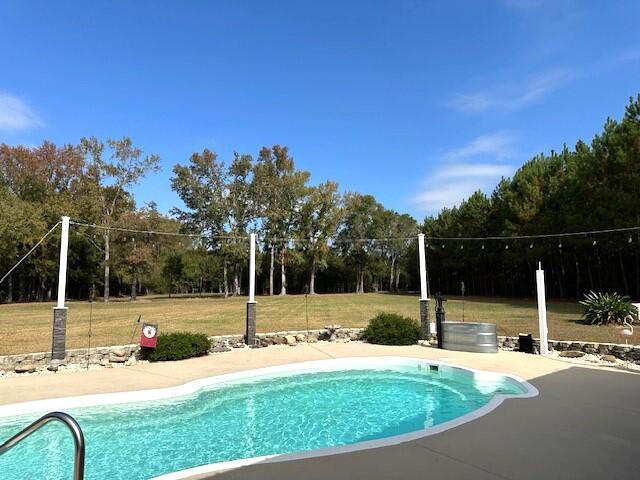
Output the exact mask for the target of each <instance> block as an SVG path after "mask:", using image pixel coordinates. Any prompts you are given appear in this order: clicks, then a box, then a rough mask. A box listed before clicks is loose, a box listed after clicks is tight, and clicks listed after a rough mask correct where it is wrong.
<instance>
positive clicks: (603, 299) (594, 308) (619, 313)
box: [580, 291, 638, 325]
mask: <svg viewBox="0 0 640 480" xmlns="http://www.w3.org/2000/svg"><path fill="white" fill-rule="evenodd" d="M580 304H581V305H582V306H583V307H584V310H583V312H582V319H583V320H584V322H585V323H587V324H589V325H608V324H610V323H622V320H623V319H624V317H626V316H627V315H631V316H632V317H633V318H634V319H637V318H638V314H637V312H636V309H635V307H634V306H633V305H632V304H631V299H630V298H629V297H626V296H622V295H620V294H618V293H615V292H613V293H601V292H598V293H596V292H593V291H592V292H589V293H588V294H586V295H585V296H584V300H582V301H580Z"/></svg>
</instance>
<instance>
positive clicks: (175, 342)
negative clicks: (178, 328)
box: [140, 332, 211, 362]
mask: <svg viewBox="0 0 640 480" xmlns="http://www.w3.org/2000/svg"><path fill="white" fill-rule="evenodd" d="M210 348H211V342H210V341H209V339H208V338H207V336H206V335H205V334H204V333H189V332H176V333H163V334H160V335H158V344H157V346H156V348H144V347H143V348H142V349H141V350H140V351H141V357H142V358H143V359H144V360H149V361H151V362H162V361H169V360H183V359H185V358H191V357H202V356H203V355H206V354H207V353H208V352H209V349H210Z"/></svg>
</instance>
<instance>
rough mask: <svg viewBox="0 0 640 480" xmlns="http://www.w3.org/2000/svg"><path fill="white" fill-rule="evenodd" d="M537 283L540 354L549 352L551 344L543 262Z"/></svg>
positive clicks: (537, 271)
mask: <svg viewBox="0 0 640 480" xmlns="http://www.w3.org/2000/svg"><path fill="white" fill-rule="evenodd" d="M536 285H537V289H538V329H539V330H540V355H547V354H548V353H549V345H548V341H547V334H548V330H547V299H546V293H545V286H544V270H543V269H542V263H541V262H539V263H538V270H536Z"/></svg>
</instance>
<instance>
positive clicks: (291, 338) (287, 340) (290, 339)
mask: <svg viewBox="0 0 640 480" xmlns="http://www.w3.org/2000/svg"><path fill="white" fill-rule="evenodd" d="M284 342H285V343H286V344H287V345H291V346H293V345H296V344H297V343H298V342H297V340H296V337H294V336H293V335H285V337H284Z"/></svg>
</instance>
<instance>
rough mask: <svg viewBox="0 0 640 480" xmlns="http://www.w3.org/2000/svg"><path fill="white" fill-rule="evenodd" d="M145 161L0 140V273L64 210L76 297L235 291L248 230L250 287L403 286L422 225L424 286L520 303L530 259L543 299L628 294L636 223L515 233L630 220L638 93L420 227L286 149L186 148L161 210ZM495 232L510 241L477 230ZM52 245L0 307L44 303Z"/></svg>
mask: <svg viewBox="0 0 640 480" xmlns="http://www.w3.org/2000/svg"><path fill="white" fill-rule="evenodd" d="M158 168H159V158H158V157H157V156H156V155H152V154H146V153H145V152H143V151H142V150H141V149H139V148H137V147H136V146H134V145H133V143H132V141H131V140H130V139H129V138H126V137H125V138H122V139H107V140H105V141H101V140H98V139H96V138H82V139H81V140H80V141H79V143H78V144H77V145H62V146H60V145H54V144H52V143H50V142H44V143H43V144H42V145H41V146H39V147H35V148H29V147H26V146H21V145H17V146H12V145H6V144H2V145H0V275H4V273H5V272H6V271H8V270H9V269H10V268H11V267H12V266H13V265H14V264H15V263H16V261H18V260H19V259H20V257H21V256H22V255H23V254H24V253H25V252H26V251H28V250H29V248H31V246H32V245H34V244H35V243H36V242H37V241H38V240H39V239H40V238H41V237H42V236H43V235H44V234H45V233H46V232H47V231H48V230H49V229H50V228H51V227H53V226H54V225H55V224H56V223H57V222H58V221H59V219H60V217H61V216H62V215H69V216H70V217H71V218H72V220H73V221H74V222H76V223H74V224H73V225H72V228H71V239H70V250H69V255H70V258H69V262H70V263H69V280H68V282H69V283H68V287H67V291H68V296H69V297H70V298H76V299H85V298H88V297H90V296H96V297H97V296H100V297H102V298H104V299H105V300H108V299H109V298H110V297H114V296H115V297H119V296H131V297H132V298H134V299H135V298H136V297H137V295H146V294H151V293H169V294H172V293H209V292H214V293H218V294H220V295H225V296H228V295H239V294H242V293H243V292H245V290H246V283H247V272H246V264H247V258H248V238H247V237H248V234H249V233H250V232H256V233H258V238H259V239H260V246H259V247H260V248H259V254H260V255H259V262H260V264H259V267H258V268H259V272H258V275H259V278H258V291H259V293H263V294H273V295H275V294H286V293H326V292H333V293H340V292H356V293H363V292H368V291H396V292H400V291H409V290H416V289H417V261H416V259H417V253H416V241H415V237H416V235H417V234H418V233H419V232H424V233H425V234H426V235H427V237H428V250H427V263H428V268H429V276H430V278H429V280H430V287H431V290H432V291H442V292H443V293H446V294H459V293H461V285H462V282H464V285H465V290H466V294H468V295H500V296H533V295H534V293H535V290H534V289H535V281H534V270H535V268H536V266H537V262H538V261H541V262H543V265H544V266H545V269H546V271H547V275H548V281H547V283H548V289H549V292H548V293H549V294H550V295H551V296H554V297H566V298H581V297H582V295H583V293H585V292H588V291H589V290H600V291H618V292H620V293H623V294H626V295H631V296H635V297H640V256H639V253H640V231H638V230H636V231H634V232H633V233H632V234H631V235H630V234H629V232H611V233H602V234H597V235H586V234H585V235H580V236H577V237H576V236H572V237H561V236H560V237H559V236H549V237H545V238H536V239H529V238H518V239H516V238H514V237H522V236H529V235H540V234H556V233H560V232H581V231H592V230H603V229H616V228H624V227H634V226H638V225H640V96H638V97H637V98H636V99H631V100H630V102H629V104H628V106H627V107H626V110H625V113H624V116H623V117H622V119H621V120H619V121H617V120H613V119H608V120H607V121H606V122H605V125H604V127H603V130H602V132H601V133H600V134H598V135H596V136H595V137H594V138H593V139H592V140H591V142H590V143H586V142H583V141H579V142H578V143H577V144H576V145H575V147H574V148H573V149H571V148H568V147H567V146H565V147H564V148H563V149H562V150H561V151H559V152H555V151H551V153H550V154H540V155H537V156H535V157H534V158H532V159H531V160H529V161H528V162H526V163H525V164H524V165H523V166H522V167H520V168H519V169H518V170H517V171H516V173H515V174H514V175H513V177H512V178H503V179H502V180H501V181H500V182H499V184H498V185H497V186H496V187H495V189H494V191H493V192H492V193H491V194H490V195H485V194H484V193H482V192H480V191H478V192H476V193H474V194H473V195H472V196H471V197H469V198H468V199H466V200H464V201H463V202H461V204H460V205H459V206H457V207H455V208H451V209H444V210H443V211H441V212H440V213H439V214H438V215H437V216H429V217H427V218H426V219H424V221H423V222H422V223H420V222H418V221H416V219H414V218H412V217H411V216H409V215H407V214H400V213H398V212H395V211H393V210H389V209H386V208H385V207H384V206H383V205H381V204H380V203H379V202H377V201H376V199H375V198H374V197H373V196H371V195H365V194H360V193H353V192H347V193H341V192H340V190H339V187H338V184H337V183H336V182H334V181H331V180H329V181H326V182H324V183H314V182H311V175H310V173H309V172H307V171H302V170H299V169H297V168H296V166H295V163H294V160H293V158H292V156H291V154H290V152H289V151H288V149H287V147H285V146H280V145H274V146H272V147H264V148H262V149H261V150H260V152H258V154H257V156H255V157H254V156H252V155H249V154H240V153H237V154H235V155H234V157H233V158H231V159H227V160H226V161H225V160H223V159H219V158H218V156H217V155H216V153H215V152H213V151H211V150H208V149H205V150H203V151H202V152H197V153H194V154H193V155H192V156H191V157H190V158H189V159H186V161H185V162H184V163H182V164H178V165H175V166H174V168H173V177H172V180H171V186H172V188H173V189H174V190H175V191H176V192H177V194H178V195H179V196H180V198H181V199H182V201H183V203H184V205H183V206H182V207H181V208H174V209H173V210H172V211H171V212H170V213H169V214H168V215H167V214H164V213H161V212H159V211H158V209H157V207H156V205H155V204H154V203H150V204H146V205H142V206H140V205H137V204H136V201H135V198H134V197H133V195H132V193H131V191H132V190H131V188H132V186H133V185H135V184H136V183H137V182H138V181H139V180H140V178H142V177H143V176H144V175H145V174H146V173H148V172H150V171H153V170H156V169H158ZM143 231H155V232H167V233H175V234H178V233H179V234H182V235H161V234H156V233H140V232H143ZM496 236H499V237H510V238H509V239H488V238H487V239H484V240H482V239H476V238H478V237H480V238H485V237H496ZM58 238H59V236H57V235H53V236H51V237H50V238H49V239H48V240H47V241H46V242H45V243H43V245H42V246H41V247H40V248H39V249H37V250H36V251H35V252H34V254H33V255H32V256H31V257H30V258H29V259H28V260H27V261H26V262H24V263H23V264H22V265H21V266H20V267H18V268H17V269H16V270H15V271H14V272H13V273H12V274H11V275H10V276H9V277H7V279H6V280H5V281H4V282H3V283H2V284H0V301H1V302H7V303H9V302H16V301H20V302H24V301H47V300H50V299H51V298H52V295H53V294H54V293H55V288H56V281H57V260H58V244H57V242H58V240H57V239H58ZM443 239H444V240H443Z"/></svg>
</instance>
